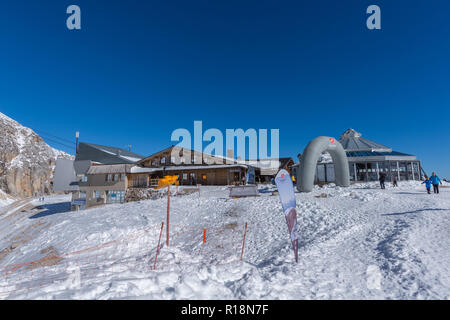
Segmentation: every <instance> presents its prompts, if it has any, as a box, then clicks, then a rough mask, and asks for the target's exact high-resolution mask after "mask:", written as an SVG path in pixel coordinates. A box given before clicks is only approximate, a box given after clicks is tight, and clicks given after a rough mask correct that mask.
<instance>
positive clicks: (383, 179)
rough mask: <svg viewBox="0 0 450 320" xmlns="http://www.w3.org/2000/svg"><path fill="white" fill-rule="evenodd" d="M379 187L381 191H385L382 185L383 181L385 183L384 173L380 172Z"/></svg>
mask: <svg viewBox="0 0 450 320" xmlns="http://www.w3.org/2000/svg"><path fill="white" fill-rule="evenodd" d="M379 180H380V187H381V189H386V187H385V185H384V181H386V173H384V172H380V178H379Z"/></svg>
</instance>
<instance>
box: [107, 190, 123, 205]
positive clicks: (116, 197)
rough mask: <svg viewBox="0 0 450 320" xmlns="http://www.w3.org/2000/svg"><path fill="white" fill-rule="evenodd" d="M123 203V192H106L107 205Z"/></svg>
mask: <svg viewBox="0 0 450 320" xmlns="http://www.w3.org/2000/svg"><path fill="white" fill-rule="evenodd" d="M124 201H125V191H118V190H109V191H107V203H123V202H124Z"/></svg>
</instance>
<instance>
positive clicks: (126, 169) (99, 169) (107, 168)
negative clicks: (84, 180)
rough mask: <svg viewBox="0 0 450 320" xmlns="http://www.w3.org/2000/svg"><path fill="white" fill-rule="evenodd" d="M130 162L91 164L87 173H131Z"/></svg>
mask: <svg viewBox="0 0 450 320" xmlns="http://www.w3.org/2000/svg"><path fill="white" fill-rule="evenodd" d="M132 167H133V165H132V164H111V165H100V166H91V167H90V168H89V170H88V172H87V174H102V173H131V168H132Z"/></svg>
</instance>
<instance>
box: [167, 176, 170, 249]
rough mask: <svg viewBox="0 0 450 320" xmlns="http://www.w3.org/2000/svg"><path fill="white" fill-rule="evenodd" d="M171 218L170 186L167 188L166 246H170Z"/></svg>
mask: <svg viewBox="0 0 450 320" xmlns="http://www.w3.org/2000/svg"><path fill="white" fill-rule="evenodd" d="M169 218H170V184H169V185H168V186H167V225H166V245H167V246H169Z"/></svg>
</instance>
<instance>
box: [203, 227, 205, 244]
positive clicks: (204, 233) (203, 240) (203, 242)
mask: <svg viewBox="0 0 450 320" xmlns="http://www.w3.org/2000/svg"><path fill="white" fill-rule="evenodd" d="M203 243H206V229H203Z"/></svg>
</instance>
